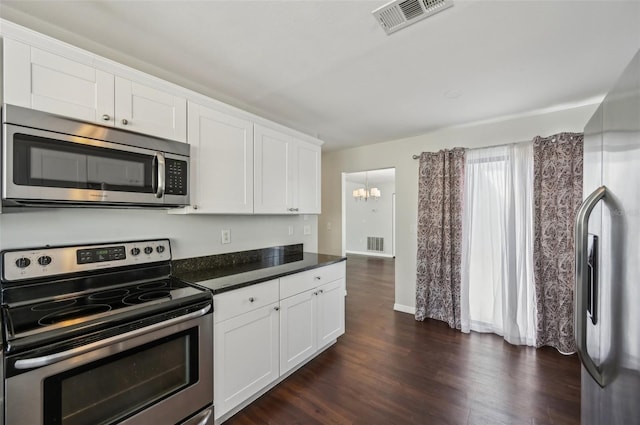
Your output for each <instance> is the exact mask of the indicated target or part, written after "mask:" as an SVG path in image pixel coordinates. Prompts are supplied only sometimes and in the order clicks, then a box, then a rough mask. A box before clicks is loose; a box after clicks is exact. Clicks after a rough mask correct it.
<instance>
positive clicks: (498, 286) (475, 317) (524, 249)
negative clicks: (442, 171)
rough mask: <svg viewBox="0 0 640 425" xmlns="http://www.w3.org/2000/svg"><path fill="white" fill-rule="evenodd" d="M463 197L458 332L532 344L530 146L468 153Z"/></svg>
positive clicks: (531, 146)
mask: <svg viewBox="0 0 640 425" xmlns="http://www.w3.org/2000/svg"><path fill="white" fill-rule="evenodd" d="M464 192H465V193H464V195H463V196H464V197H463V199H464V200H463V216H462V217H463V218H462V221H463V222H462V226H463V229H462V235H463V236H462V239H463V240H462V282H461V292H460V297H461V321H462V323H461V328H462V331H463V332H469V331H471V330H473V331H477V332H492V333H496V334H498V335H502V336H503V337H504V339H505V340H507V341H508V342H509V343H511V344H526V345H535V342H536V323H535V320H536V299H535V292H534V280H533V144H532V143H518V144H514V145H509V146H499V147H490V148H483V149H470V150H468V151H467V156H466V164H465V186H464Z"/></svg>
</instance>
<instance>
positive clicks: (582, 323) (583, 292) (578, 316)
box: [574, 186, 607, 388]
mask: <svg viewBox="0 0 640 425" xmlns="http://www.w3.org/2000/svg"><path fill="white" fill-rule="evenodd" d="M606 194H607V188H606V187H605V186H600V187H599V188H597V189H596V190H595V191H594V192H593V193H591V195H589V196H587V198H586V199H585V200H584V202H583V203H582V205H580V208H579V209H578V214H577V216H576V226H575V244H576V287H575V330H574V331H575V338H576V348H577V350H578V356H579V357H580V361H582V364H583V365H584V367H585V369H587V372H589V375H591V377H592V378H593V379H594V380H595V381H596V382H597V383H598V385H600V386H601V387H603V388H604V386H605V385H606V383H605V380H604V375H603V373H602V371H601V370H600V368H599V367H598V366H596V364H595V362H594V361H593V359H592V358H591V356H590V355H589V353H588V351H587V317H586V316H587V314H586V313H587V308H588V297H587V294H588V293H589V290H590V288H589V286H590V285H589V268H588V259H589V258H588V257H589V251H588V249H589V241H588V230H589V216H590V215H591V211H593V208H594V207H595V206H596V204H597V203H598V202H600V201H601V200H602V199H604V197H605V196H606Z"/></svg>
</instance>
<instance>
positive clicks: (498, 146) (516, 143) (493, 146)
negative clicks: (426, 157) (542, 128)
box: [411, 137, 546, 159]
mask: <svg viewBox="0 0 640 425" xmlns="http://www.w3.org/2000/svg"><path fill="white" fill-rule="evenodd" d="M544 138H546V137H543V139H544ZM533 140H534V139H531V140H523V141H520V142H513V143H502V144H500V145H489V146H478V147H477V148H465V149H467V150H473V149H486V148H501V147H504V146H511V145H518V144H520V143H527V142H533ZM411 158H413V159H420V155H413V156H411Z"/></svg>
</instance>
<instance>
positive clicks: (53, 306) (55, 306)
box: [31, 299, 78, 311]
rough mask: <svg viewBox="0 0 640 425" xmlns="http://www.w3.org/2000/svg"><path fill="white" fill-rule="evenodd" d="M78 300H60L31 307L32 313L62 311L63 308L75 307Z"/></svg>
mask: <svg viewBox="0 0 640 425" xmlns="http://www.w3.org/2000/svg"><path fill="white" fill-rule="evenodd" d="M77 301H78V300H76V299H71V300H58V301H51V302H48V303H42V304H37V305H34V306H33V307H31V310H32V311H47V310H60V309H61V308H66V307H70V306H72V305H74V304H75V303H76V302H77Z"/></svg>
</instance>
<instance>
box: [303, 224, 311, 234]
mask: <svg viewBox="0 0 640 425" xmlns="http://www.w3.org/2000/svg"><path fill="white" fill-rule="evenodd" d="M304 234H305V235H310V234H311V226H308V225H307V226H304Z"/></svg>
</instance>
